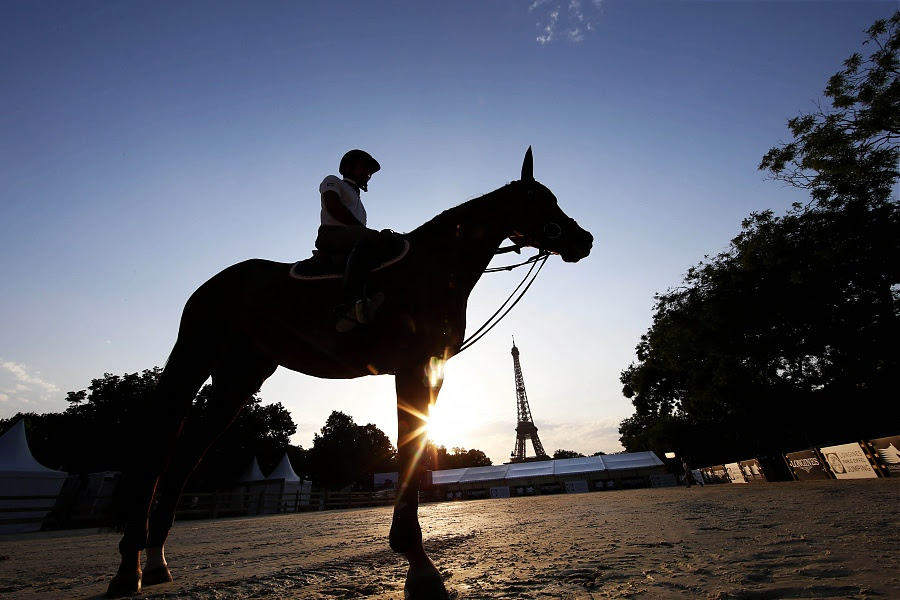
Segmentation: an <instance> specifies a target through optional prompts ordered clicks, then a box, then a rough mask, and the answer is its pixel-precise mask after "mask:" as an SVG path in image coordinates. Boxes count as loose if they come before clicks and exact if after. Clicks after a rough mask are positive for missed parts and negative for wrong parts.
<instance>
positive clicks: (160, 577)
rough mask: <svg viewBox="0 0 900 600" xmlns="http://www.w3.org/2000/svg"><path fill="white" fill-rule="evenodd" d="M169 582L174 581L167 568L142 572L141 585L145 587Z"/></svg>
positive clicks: (162, 567)
mask: <svg viewBox="0 0 900 600" xmlns="http://www.w3.org/2000/svg"><path fill="white" fill-rule="evenodd" d="M170 581H174V580H173V579H172V573H170V572H169V567H167V566H165V565H163V566H161V567H156V568H155V569H149V570H146V571H144V577H143V583H144V585H145V586H147V585H158V584H160V583H169V582H170Z"/></svg>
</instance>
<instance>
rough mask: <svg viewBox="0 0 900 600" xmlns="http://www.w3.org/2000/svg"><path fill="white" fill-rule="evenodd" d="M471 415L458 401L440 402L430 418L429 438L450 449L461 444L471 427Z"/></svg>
mask: <svg viewBox="0 0 900 600" xmlns="http://www.w3.org/2000/svg"><path fill="white" fill-rule="evenodd" d="M471 425H472V424H471V415H467V414H466V410H465V408H464V407H462V406H461V405H460V404H458V403H454V402H443V401H441V402H438V403H437V404H435V405H434V406H432V407H431V415H430V416H429V418H428V439H430V440H431V441H432V442H434V443H435V444H436V445H437V446H445V447H447V448H448V449H449V448H453V447H455V446H461V445H462V442H463V440H464V439H465V438H466V437H467V436H468V434H469V430H470V429H471Z"/></svg>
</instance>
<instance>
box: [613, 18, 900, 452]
mask: <svg viewBox="0 0 900 600" xmlns="http://www.w3.org/2000/svg"><path fill="white" fill-rule="evenodd" d="M898 30H900V13H897V14H896V15H894V17H892V19H891V20H890V21H879V22H877V23H876V24H875V25H873V27H872V28H870V29H869V36H870V38H869V40H868V41H869V42H870V43H874V44H875V45H876V46H877V47H878V49H877V50H876V51H875V53H874V54H873V56H872V57H871V58H870V60H869V61H868V62H866V63H863V62H862V59H861V58H860V57H859V56H858V55H854V57H851V58H850V59H848V61H847V62H845V67H846V68H845V70H844V71H842V72H841V73H838V75H836V76H835V77H833V78H832V79H831V81H830V82H829V87H828V89H826V96H828V97H830V98H832V99H833V103H834V109H833V110H830V111H827V112H826V111H820V113H819V114H815V115H805V116H802V117H800V118H798V119H792V120H791V121H789V127H791V129H792V131H793V132H794V134H795V140H794V141H793V142H791V143H789V144H786V145H783V146H782V147H780V148H775V149H772V150H770V151H769V153H768V154H767V155H766V157H764V159H763V161H762V163H761V168H764V169H767V170H769V172H770V173H771V174H772V176H773V177H774V178H776V179H781V180H784V181H787V182H788V183H791V184H792V185H798V186H800V187H805V188H808V189H810V191H811V196H812V200H811V202H810V203H809V204H808V205H806V206H801V205H795V206H794V207H793V209H792V210H791V211H789V212H788V214H786V215H785V216H783V217H776V216H774V215H773V213H772V212H771V211H766V212H762V213H754V214H752V215H751V216H750V217H749V218H748V219H746V220H745V221H744V223H743V224H742V231H741V233H740V234H739V235H738V236H737V237H736V238H735V239H734V240H732V243H731V246H730V248H729V250H727V251H726V252H723V253H721V254H719V255H718V256H715V257H714V258H712V259H707V260H705V261H704V262H701V263H700V264H699V265H697V266H696V267H693V268H691V269H690V270H689V271H688V273H687V275H686V276H685V278H684V282H683V285H682V286H681V287H678V288H675V289H670V290H668V291H667V292H666V293H665V294H660V295H657V296H656V298H655V299H656V305H655V313H654V316H653V322H652V325H651V327H650V330H649V331H648V332H647V334H645V335H644V336H642V337H641V341H640V343H639V344H638V346H637V356H638V362H637V363H634V364H632V365H631V366H629V367H628V368H627V369H625V370H624V371H623V373H622V376H621V381H622V383H623V386H624V387H623V393H624V394H625V395H626V396H627V397H629V398H631V399H632V403H633V404H634V406H635V414H634V416H632V417H630V418H628V419H626V420H625V421H623V422H622V424H621V426H620V429H619V431H620V434H621V436H622V437H621V441H622V444H623V445H624V446H625V447H626V448H627V449H629V450H655V451H657V452H659V451H675V452H677V453H678V454H680V455H684V454H687V455H690V456H693V457H702V456H703V454H704V452H706V451H708V449H709V448H711V447H714V448H715V451H716V452H717V453H718V455H717V456H716V457H711V458H713V459H715V460H722V459H723V458H729V459H739V458H744V457H746V456H752V455H754V454H756V455H759V454H760V453H764V452H776V451H779V452H780V451H784V450H789V449H791V448H792V447H805V446H807V445H810V444H813V443H814V442H816V443H821V442H825V441H841V440H843V439H858V438H860V437H865V436H871V435H874V434H877V433H878V432H879V431H882V428H883V424H882V423H883V421H882V414H886V413H887V412H888V411H890V407H889V406H888V399H889V398H891V397H892V394H893V391H892V381H893V380H894V379H895V377H896V374H897V367H898V351H897V345H896V343H895V342H894V341H892V340H896V339H897V335H898V333H900V325H898V322H900V310H898V306H900V302H898V283H900V260H898V259H900V246H898V243H900V242H898V240H900V218H898V210H897V209H898V205H897V200H896V197H893V198H892V196H891V193H890V191H891V189H892V188H893V187H894V186H895V185H896V181H897V178H898V173H897V170H896V162H897V159H898V156H900V154H898V152H900V150H898V139H900V138H898V137H897V119H898V115H900V80H898V74H900V73H898V70H897V64H898V63H897V60H898V51H900V41H898ZM882 38H886V39H882ZM888 108H890V110H888ZM826 406H830V407H839V408H840V413H839V418H835V415H833V414H831V413H829V412H826V411H824V410H823V407H826ZM751 453H752V454H751Z"/></svg>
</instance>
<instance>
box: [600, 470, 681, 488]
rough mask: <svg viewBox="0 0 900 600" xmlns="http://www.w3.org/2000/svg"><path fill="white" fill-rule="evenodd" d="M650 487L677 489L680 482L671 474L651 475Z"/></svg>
mask: <svg viewBox="0 0 900 600" xmlns="http://www.w3.org/2000/svg"><path fill="white" fill-rule="evenodd" d="M598 483H599V482H598ZM650 485H651V486H653V487H675V486H676V485H678V482H677V481H676V480H675V476H674V475H672V474H671V473H664V474H662V475H651V476H650Z"/></svg>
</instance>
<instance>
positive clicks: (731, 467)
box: [725, 463, 747, 483]
mask: <svg viewBox="0 0 900 600" xmlns="http://www.w3.org/2000/svg"><path fill="white" fill-rule="evenodd" d="M725 471H726V472H727V473H728V479H730V480H731V483H747V480H746V479H744V474H743V473H742V472H741V467H740V465H739V464H737V463H728V464H726V465H725Z"/></svg>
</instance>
